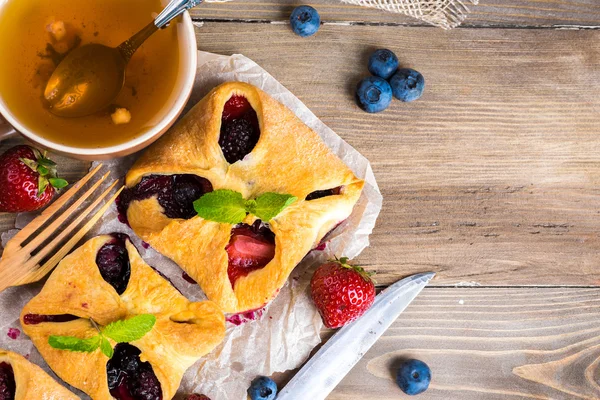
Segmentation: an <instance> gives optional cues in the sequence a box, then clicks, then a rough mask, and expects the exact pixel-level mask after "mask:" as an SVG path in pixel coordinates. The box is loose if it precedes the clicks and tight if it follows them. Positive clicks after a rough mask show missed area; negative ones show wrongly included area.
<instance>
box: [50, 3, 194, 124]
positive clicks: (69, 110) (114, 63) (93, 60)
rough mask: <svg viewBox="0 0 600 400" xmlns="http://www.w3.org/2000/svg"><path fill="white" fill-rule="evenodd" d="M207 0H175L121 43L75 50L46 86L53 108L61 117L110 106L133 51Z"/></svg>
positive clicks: (89, 112)
mask: <svg viewBox="0 0 600 400" xmlns="http://www.w3.org/2000/svg"><path fill="white" fill-rule="evenodd" d="M202 1H203V0H172V1H171V2H170V3H169V4H168V5H167V6H166V7H165V8H164V10H162V12H161V13H160V14H159V15H158V16H157V17H156V19H155V20H154V21H152V22H150V23H149V24H148V25H146V26H145V27H144V28H143V29H142V30H141V31H139V32H138V33H136V34H135V35H133V36H132V37H130V38H129V39H127V40H126V41H124V42H123V43H121V44H120V45H119V46H117V47H116V48H115V47H108V46H104V45H101V44H97V43H91V44H87V45H84V46H81V47H78V48H76V49H74V50H73V51H71V52H70V53H69V54H68V55H67V56H66V57H65V58H64V60H62V61H61V62H60V63H59V64H58V66H57V67H56V69H55V70H54V72H53V73H52V76H51V77H50V80H49V81H48V83H47V84H46V89H45V90H44V98H45V99H46V101H47V103H48V106H49V109H50V112H51V113H52V114H54V115H57V116H59V117H69V118H73V117H83V116H86V115H90V114H94V113H96V112H98V111H100V110H102V109H104V108H106V107H108V106H109V105H110V104H111V103H112V102H113V101H114V99H115V98H116V97H117V96H118V95H119V92H120V91H121V89H122V88H123V84H124V82H125V67H126V66H127V63H128V62H129V60H130V59H131V56H133V53H135V51H136V50H137V49H138V48H139V47H140V46H141V45H142V44H143V43H144V42H145V41H146V39H148V38H149V37H150V36H151V35H152V34H153V33H154V32H156V31H157V30H159V29H160V28H162V27H164V26H166V25H167V24H168V23H169V22H170V21H171V20H172V19H174V18H175V17H177V16H179V15H181V14H182V13H183V12H184V11H186V10H189V9H190V8H192V7H195V6H197V5H198V4H200V3H202Z"/></svg>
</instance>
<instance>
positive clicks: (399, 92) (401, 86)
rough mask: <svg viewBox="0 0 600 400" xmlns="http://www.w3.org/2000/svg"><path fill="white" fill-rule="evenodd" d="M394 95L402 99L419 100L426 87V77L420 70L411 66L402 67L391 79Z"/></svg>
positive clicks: (407, 100)
mask: <svg viewBox="0 0 600 400" xmlns="http://www.w3.org/2000/svg"><path fill="white" fill-rule="evenodd" d="M390 85H391V86H392V92H394V97H396V98H397V99H398V100H402V101H406V102H409V101H414V100H417V99H418V98H419V97H421V95H422V94H423V89H425V78H423V75H421V73H420V72H417V71H415V70H414V69H410V68H401V69H399V70H398V72H396V73H395V74H394V76H392V79H390Z"/></svg>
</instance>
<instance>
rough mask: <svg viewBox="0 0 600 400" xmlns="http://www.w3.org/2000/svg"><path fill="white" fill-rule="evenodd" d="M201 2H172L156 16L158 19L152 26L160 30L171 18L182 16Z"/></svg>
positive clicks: (198, 0) (174, 0) (189, 0)
mask: <svg viewBox="0 0 600 400" xmlns="http://www.w3.org/2000/svg"><path fill="white" fill-rule="evenodd" d="M203 1H204V0H172V1H171V2H170V3H169V4H168V5H167V6H166V7H165V8H164V10H162V12H161V13H160V14H158V17H156V19H155V20H154V25H156V27H157V28H159V29H160V28H162V27H163V26H165V25H167V24H168V23H169V22H170V21H171V20H172V19H173V18H176V17H178V16H179V15H181V14H183V12H184V11H186V10H189V9H190V8H192V7H196V6H197V5H198V4H200V3H202V2H203Z"/></svg>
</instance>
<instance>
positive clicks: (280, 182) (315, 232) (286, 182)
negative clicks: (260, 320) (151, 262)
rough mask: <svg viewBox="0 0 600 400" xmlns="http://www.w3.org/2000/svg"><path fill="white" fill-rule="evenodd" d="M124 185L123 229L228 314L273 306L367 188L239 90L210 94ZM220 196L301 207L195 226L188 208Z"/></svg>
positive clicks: (256, 97) (295, 127)
mask: <svg viewBox="0 0 600 400" xmlns="http://www.w3.org/2000/svg"><path fill="white" fill-rule="evenodd" d="M125 183H126V187H127V189H126V190H125V191H124V192H123V193H122V194H121V197H120V199H119V200H118V207H119V211H120V213H121V216H122V217H123V220H125V219H126V220H127V222H128V223H129V225H130V226H131V228H133V230H134V231H135V232H136V233H137V234H138V235H139V236H140V237H141V238H142V239H143V240H144V241H146V242H148V243H149V244H150V245H151V246H152V247H153V248H154V249H156V250H158V251H159V252H161V253H162V254H164V255H165V256H167V257H169V258H171V259H172V260H174V261H175V262H176V263H177V264H179V266H180V267H181V268H182V269H183V270H185V272H186V273H187V274H188V275H189V276H191V277H192V278H193V279H194V280H195V281H196V282H198V283H199V284H200V286H201V287H202V290H203V291H204V292H205V293H206V295H207V296H208V298H209V299H210V300H213V301H215V302H216V303H217V304H218V305H219V306H220V307H221V308H222V309H223V310H224V311H226V312H229V313H240V312H244V311H249V310H254V309H258V308H261V307H262V306H264V305H265V304H266V303H268V302H269V301H271V300H272V299H273V298H274V297H275V296H276V295H277V293H278V292H279V289H280V288H281V287H282V286H283V285H284V284H285V282H286V280H287V278H288V277H289V275H290V273H291V271H292V270H293V269H294V267H295V266H296V265H297V264H298V263H299V262H300V261H301V260H302V259H303V258H304V256H306V254H307V253H308V252H310V251H311V250H312V249H314V248H315V247H317V246H318V245H319V244H320V243H321V241H322V240H323V238H324V237H325V235H326V234H327V233H328V232H330V231H331V230H332V229H333V228H335V227H336V226H337V225H338V224H340V222H342V221H344V220H345V219H347V218H348V216H349V215H350V214H351V212H352V209H353V207H354V205H355V203H356V202H357V201H358V198H359V196H360V194H361V191H362V188H363V184H364V182H363V181H362V180H361V179H359V178H357V177H356V176H355V175H354V174H353V172H352V171H351V170H350V168H348V166H346V165H345V164H344V163H343V162H342V160H340V159H339V158H338V157H337V156H336V155H335V154H334V153H333V152H332V151H331V150H330V149H329V148H328V147H327V145H326V144H325V143H324V142H323V141H322V140H321V138H320V137H319V135H318V134H317V133H316V132H314V131H313V130H312V129H310V128H309V127H308V126H306V125H305V124H304V123H303V122H302V121H301V120H300V119H298V117H296V115H295V114H294V113H293V112H292V111H291V110H289V109H288V108H286V107H285V106H283V105H282V104H280V103H279V102H277V101H275V100H274V99H272V98H271V97H270V96H269V95H267V94H266V93H264V92H263V91H261V90H259V89H258V88H256V87H254V86H251V85H249V84H245V83H240V82H229V83H225V84H222V85H220V86H218V87H217V88H215V89H213V90H212V91H211V92H210V93H209V94H208V95H207V96H206V97H205V98H204V99H202V100H201V101H200V102H199V103H198V104H197V105H196V106H195V107H194V108H193V109H192V110H191V111H190V112H189V113H188V114H187V115H186V116H185V117H184V118H183V119H182V120H181V121H180V122H179V123H178V124H177V125H176V126H175V127H174V128H173V129H171V131H170V132H169V133H167V134H166V135H165V136H163V137H162V138H161V139H160V140H159V141H157V142H156V143H155V144H153V145H152V146H151V147H149V148H148V149H147V150H146V151H145V153H144V154H143V155H142V156H141V157H140V158H139V159H138V160H137V162H136V163H135V164H134V166H133V167H132V168H131V169H130V171H129V172H128V173H127V176H126V181H125ZM217 190H230V191H234V192H236V193H239V194H241V196H242V198H243V199H244V200H246V201H248V200H252V199H257V198H259V196H261V195H263V194H265V193H276V194H282V195H288V196H293V197H295V198H296V199H297V200H296V201H295V202H293V203H292V204H291V205H289V206H288V207H287V208H285V209H284V210H283V211H282V212H280V213H279V214H278V215H276V216H275V217H273V218H271V219H270V220H261V219H258V218H257V217H256V216H255V215H253V214H251V213H248V214H247V216H246V218H245V219H244V220H243V221H242V222H241V223H236V224H232V223H223V222H217V221H215V220H207V219H204V218H201V217H200V216H199V215H198V214H197V213H196V211H195V209H194V205H193V204H194V201H195V200H197V199H198V198H200V197H202V196H203V195H206V194H207V193H210V192H212V191H217Z"/></svg>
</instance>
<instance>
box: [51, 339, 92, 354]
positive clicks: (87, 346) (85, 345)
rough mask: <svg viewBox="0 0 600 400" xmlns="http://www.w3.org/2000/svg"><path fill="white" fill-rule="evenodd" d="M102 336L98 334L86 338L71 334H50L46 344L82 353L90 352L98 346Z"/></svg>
mask: <svg viewBox="0 0 600 400" xmlns="http://www.w3.org/2000/svg"><path fill="white" fill-rule="evenodd" d="M101 340H102V338H101V337H100V336H99V335H96V336H92V337H91V338H88V339H79V338H77V337H73V336H54V335H52V336H50V337H49V338H48V344H49V345H50V347H53V348H55V349H61V350H70V351H78V352H82V353H91V352H92V351H94V350H96V349H97V348H98V347H99V346H100V342H101Z"/></svg>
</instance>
